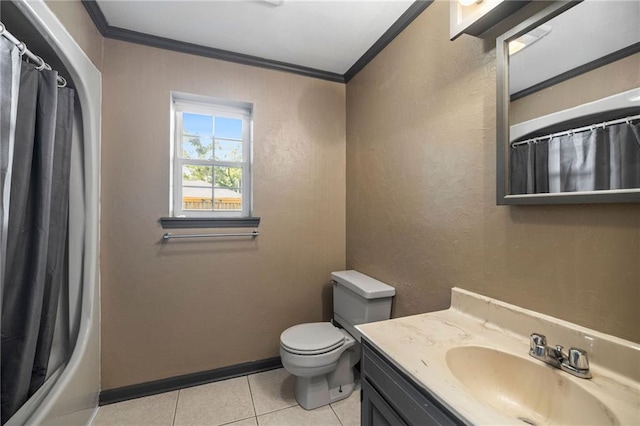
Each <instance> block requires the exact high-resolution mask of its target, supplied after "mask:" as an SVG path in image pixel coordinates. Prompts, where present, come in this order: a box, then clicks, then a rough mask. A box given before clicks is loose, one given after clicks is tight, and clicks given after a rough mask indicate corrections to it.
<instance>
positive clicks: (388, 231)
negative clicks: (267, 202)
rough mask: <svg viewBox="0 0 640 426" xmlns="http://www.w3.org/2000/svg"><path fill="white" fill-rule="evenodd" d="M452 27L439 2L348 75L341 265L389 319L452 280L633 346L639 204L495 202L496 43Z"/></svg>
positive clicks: (639, 268)
mask: <svg viewBox="0 0 640 426" xmlns="http://www.w3.org/2000/svg"><path fill="white" fill-rule="evenodd" d="M506 29H507V28H504V29H503V30H506ZM448 30H449V29H448V3H447V2H434V3H433V4H432V5H431V6H429V8H428V9H427V10H426V11H425V12H423V13H422V15H421V16H419V17H418V18H417V19H416V20H415V21H414V22H413V23H412V24H411V25H410V26H409V27H408V28H407V29H405V31H404V32H403V33H402V34H400V36H399V37H397V38H396V39H395V40H394V41H393V42H392V43H391V44H390V45H389V46H387V48H386V49H385V50H384V51H383V52H381V54H379V55H378V56H377V57H376V58H375V59H374V60H373V61H372V62H371V63H369V65H367V67H366V68H365V69H364V70H363V71H361V72H360V73H359V74H358V75H357V76H356V77H355V78H354V79H353V80H351V81H350V82H349V83H348V84H347V164H348V167H347V267H350V268H355V269H358V270H360V271H362V272H364V273H367V274H370V275H372V276H374V277H375V278H378V279H380V280H382V281H385V282H388V283H390V284H392V285H394V286H395V287H396V289H397V296H396V298H395V301H394V311H393V314H394V316H403V315H409V314H414V313H419V312H425V311H431V310H439V309H446V308H447V307H448V306H449V303H450V289H451V287H453V286H459V287H462V288H465V289H468V290H471V291H475V292H479V293H481V294H484V295H487V296H489V297H495V298H498V299H500V300H504V301H506V302H509V303H514V304H516V305H519V306H523V307H525V308H530V309H534V310H537V311H540V312H543V313H546V314H549V315H553V316H556V317H559V318H563V319H566V320H568V321H572V322H576V323H578V324H581V325H584V326H587V327H591V328H594V329H597V330H601V331H604V332H607V333H611V334H614V335H617V336H620V337H623V338H627V339H631V340H633V341H636V342H638V341H640V328H639V327H638V324H640V313H639V312H640V309H638V308H639V307H640V205H582V206H551V207H550V206H531V207H507V206H496V204H495V192H496V173H495V151H496V147H495V141H496V132H495V126H496V113H495V110H496V101H495V99H496V82H495V66H496V65H495V64H496V61H495V38H494V39H490V38H489V39H487V40H482V39H480V38H474V37H469V36H466V35H465V36H462V37H460V38H459V39H458V40H456V41H454V42H451V41H449V39H448ZM499 34H500V33H499V32H496V34H494V36H495V35H499ZM543 331H544V330H543Z"/></svg>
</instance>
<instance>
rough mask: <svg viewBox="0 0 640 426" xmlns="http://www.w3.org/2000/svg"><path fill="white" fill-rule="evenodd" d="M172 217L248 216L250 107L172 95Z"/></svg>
mask: <svg viewBox="0 0 640 426" xmlns="http://www.w3.org/2000/svg"><path fill="white" fill-rule="evenodd" d="M173 119H174V121H173V141H172V148H171V149H172V159H173V161H172V175H173V179H172V182H173V188H172V192H173V195H172V202H173V205H172V215H173V216H179V217H182V216H185V217H213V218H216V217H222V218H228V217H249V216H250V215H251V105H249V104H245V103H239V102H225V101H219V100H216V99H211V98H205V97H200V96H194V95H177V94H175V93H174V94H173Z"/></svg>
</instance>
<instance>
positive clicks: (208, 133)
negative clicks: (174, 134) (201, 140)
mask: <svg viewBox="0 0 640 426" xmlns="http://www.w3.org/2000/svg"><path fill="white" fill-rule="evenodd" d="M182 133H184V134H187V135H196V136H205V137H212V136H213V116H211V115H203V114H194V113H191V112H184V113H182Z"/></svg>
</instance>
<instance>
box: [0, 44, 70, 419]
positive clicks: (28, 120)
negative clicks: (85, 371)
mask: <svg viewBox="0 0 640 426" xmlns="http://www.w3.org/2000/svg"><path fill="white" fill-rule="evenodd" d="M1 47H2V49H3V51H2V70H3V72H2V75H0V77H1V79H2V88H3V89H4V87H6V81H5V80H6V79H7V78H13V76H15V74H13V75H12V76H7V75H6V73H5V72H4V71H5V68H7V67H5V58H6V57H7V55H6V54H5V53H6V52H5V48H6V43H3V45H2V46H1ZM13 68H14V69H15V67H13ZM19 78H20V81H19V90H18V93H17V109H16V112H15V121H14V122H13V123H14V125H15V130H14V131H13V134H12V135H11V136H12V140H13V158H12V159H11V158H7V159H8V160H9V161H10V164H11V167H12V170H11V174H10V179H7V180H6V181H4V182H3V185H4V188H3V190H4V189H7V190H10V197H9V203H8V205H6V204H4V203H3V212H2V213H3V215H4V216H5V217H3V223H4V222H5V221H6V222H7V225H8V229H7V232H6V250H3V252H2V257H3V261H4V269H3V270H2V280H3V282H2V322H1V328H2V342H1V344H2V345H1V356H2V359H1V361H2V364H1V370H2V371H1V374H2V376H1V377H2V382H1V383H2V385H1V390H2V397H1V400H2V424H4V423H5V422H6V421H7V420H8V419H9V418H11V416H12V415H13V414H14V413H15V412H16V411H17V410H18V409H19V408H20V407H21V406H22V404H24V402H26V400H27V399H28V398H29V397H30V396H31V395H32V394H33V393H34V392H35V391H36V390H37V389H38V388H39V387H40V386H41V385H42V384H43V383H44V381H45V378H46V376H47V365H48V363H49V356H50V352H51V344H52V340H53V334H54V329H55V320H56V314H57V307H58V302H59V297H60V289H61V286H63V285H66V281H67V265H68V261H67V258H66V253H67V222H68V203H69V170H70V146H71V129H72V120H73V102H74V92H73V90H72V89H68V88H58V87H57V72H55V71H48V70H42V71H38V70H37V69H36V68H35V67H34V65H32V64H29V63H27V62H25V61H22V63H21V67H20V75H19ZM15 95H16V93H10V99H14V97H15ZM7 96H8V94H7V93H5V91H4V90H3V92H2V106H3V120H2V129H1V130H0V131H1V135H2V144H3V146H2V153H3V162H2V164H3V172H4V163H5V159H4V153H5V151H7V152H8V151H9V149H10V147H9V146H7V147H6V148H5V146H4V145H5V143H10V140H9V137H8V136H9V135H10V134H11V132H12V129H11V122H9V125H7V126H5V125H6V124H7V123H5V120H4V106H5V104H7V102H9V103H10V101H7ZM9 121H10V120H9ZM3 177H4V176H3ZM3 192H4V191H3ZM4 201H6V200H4V199H3V202H4ZM7 215H8V218H6V216H7ZM3 235H4V234H3Z"/></svg>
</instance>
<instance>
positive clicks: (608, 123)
mask: <svg viewBox="0 0 640 426" xmlns="http://www.w3.org/2000/svg"><path fill="white" fill-rule="evenodd" d="M637 119H640V114H638V115H632V116H630V117H626V118H619V119H617V120H612V121H604V122H602V123H598V124H592V125H591V126H584V127H578V128H577V129H571V130H565V131H563V132H558V133H551V134H549V135H546V136H538V137H537V138H531V139H527V140H524V141H520V142H513V143H512V144H511V147H514V146H518V145H524V144H527V143H529V142H540V141H543V140H550V139H552V138H555V137H558V136H565V135H571V134H574V133H581V132H586V131H588V130H595V129H597V128H599V127H602V128H603V129H604V128H605V127H607V126H612V125H614V124H622V123H630V122H631V121H632V120H637Z"/></svg>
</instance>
